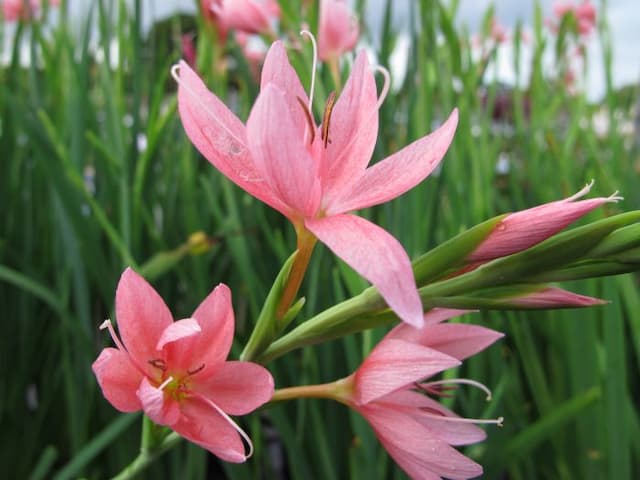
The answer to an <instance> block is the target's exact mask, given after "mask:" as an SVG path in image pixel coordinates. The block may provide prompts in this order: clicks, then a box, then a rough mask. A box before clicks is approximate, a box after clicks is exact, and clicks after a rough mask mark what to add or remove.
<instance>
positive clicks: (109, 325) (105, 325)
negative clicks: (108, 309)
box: [99, 318, 128, 353]
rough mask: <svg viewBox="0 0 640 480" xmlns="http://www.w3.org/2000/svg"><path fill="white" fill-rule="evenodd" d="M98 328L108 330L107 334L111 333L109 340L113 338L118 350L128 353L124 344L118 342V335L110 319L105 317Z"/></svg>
mask: <svg viewBox="0 0 640 480" xmlns="http://www.w3.org/2000/svg"><path fill="white" fill-rule="evenodd" d="M99 328H100V330H104V329H107V330H109V335H111V340H113V343H115V344H116V347H118V350H120V351H122V352H124V353H128V352H127V349H126V348H124V345H122V342H120V339H119V338H118V335H116V331H115V330H114V329H113V324H112V323H111V320H109V319H108V318H107V319H106V320H105V321H104V322H102V324H101V325H100V327H99Z"/></svg>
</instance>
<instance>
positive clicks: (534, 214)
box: [466, 185, 620, 262]
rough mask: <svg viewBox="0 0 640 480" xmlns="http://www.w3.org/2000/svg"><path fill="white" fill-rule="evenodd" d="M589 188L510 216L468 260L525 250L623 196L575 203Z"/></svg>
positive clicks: (497, 256)
mask: <svg viewBox="0 0 640 480" xmlns="http://www.w3.org/2000/svg"><path fill="white" fill-rule="evenodd" d="M590 188H591V185H587V186H586V187H585V188H583V189H582V190H580V191H579V192H578V193H577V194H575V195H573V196H571V197H569V198H565V199H564V200H558V201H555V202H550V203H545V204H543V205H538V206H537V207H533V208H529V209H527V210H521V211H519V212H515V213H511V214H509V215H507V216H506V217H505V218H504V219H503V220H502V221H501V222H500V223H499V224H498V225H497V226H496V227H495V228H494V229H493V230H492V231H491V233H490V234H489V235H488V236H487V238H485V239H484V240H483V241H482V243H480V245H479V246H478V247H477V248H476V249H475V250H474V251H473V252H472V253H471V254H470V255H469V256H468V257H467V258H466V260H467V261H469V262H477V261H488V260H492V259H494V258H499V257H504V256H506V255H511V254H513V253H517V252H519V251H522V250H526V249H527V248H530V247H532V246H534V245H536V244H538V243H540V242H542V241H543V240H546V239H547V238H549V237H551V236H552V235H555V234H556V233H558V232H559V231H560V230H563V229H564V228H565V227H566V226H568V225H569V224H571V223H573V222H575V221H576V220H578V219H579V218H580V217H582V216H584V215H586V214H587V213H589V212H590V211H592V210H593V209H595V208H598V207H599V206H600V205H602V204H604V203H608V202H615V201H617V200H619V199H620V197H616V196H612V197H609V198H604V197H600V198H590V199H588V200H580V201H575V200H576V199H577V198H579V197H581V196H582V195H585V194H586V193H588V192H589V189H590Z"/></svg>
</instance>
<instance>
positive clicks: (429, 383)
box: [422, 378, 491, 402]
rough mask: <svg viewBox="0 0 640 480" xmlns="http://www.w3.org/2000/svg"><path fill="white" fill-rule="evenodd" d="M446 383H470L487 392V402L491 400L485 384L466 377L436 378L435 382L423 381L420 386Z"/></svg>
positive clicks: (489, 391)
mask: <svg viewBox="0 0 640 480" xmlns="http://www.w3.org/2000/svg"><path fill="white" fill-rule="evenodd" d="M448 384H464V385H471V386H472V387H476V388H479V389H480V390H482V391H483V392H484V393H486V394H487V402H488V401H490V400H491V390H489V389H488V388H487V387H486V386H485V385H483V384H481V383H480V382H476V381H475V380H469V379H468V378H451V379H448V380H437V381H435V382H428V383H423V384H422V387H426V388H429V387H432V386H437V385H448Z"/></svg>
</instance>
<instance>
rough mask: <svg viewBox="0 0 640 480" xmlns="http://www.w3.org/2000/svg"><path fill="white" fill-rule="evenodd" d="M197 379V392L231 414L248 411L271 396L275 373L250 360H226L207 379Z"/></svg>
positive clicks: (241, 413)
mask: <svg viewBox="0 0 640 480" xmlns="http://www.w3.org/2000/svg"><path fill="white" fill-rule="evenodd" d="M200 382H202V380H199V379H198V386H197V387H194V388H197V390H198V392H199V393H200V394H201V395H203V396H204V397H207V398H210V399H211V400H212V401H214V402H215V403H216V405H218V406H219V407H220V408H221V409H222V410H224V411H225V412H227V413H229V414H231V415H245V414H247V413H249V412H252V411H253V410H255V409H256V408H258V407H260V406H261V405H263V404H265V403H267V402H268V401H269V400H271V397H272V396H273V377H272V376H271V374H270V373H269V371H268V370H267V369H266V368H264V367H262V366H260V365H258V364H256V363H251V362H225V363H224V364H222V365H220V367H218V369H217V370H216V371H215V372H214V374H213V375H212V376H211V377H209V378H207V379H206V380H205V381H204V383H200Z"/></svg>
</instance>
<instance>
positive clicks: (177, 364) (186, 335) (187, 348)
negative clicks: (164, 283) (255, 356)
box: [92, 268, 273, 462]
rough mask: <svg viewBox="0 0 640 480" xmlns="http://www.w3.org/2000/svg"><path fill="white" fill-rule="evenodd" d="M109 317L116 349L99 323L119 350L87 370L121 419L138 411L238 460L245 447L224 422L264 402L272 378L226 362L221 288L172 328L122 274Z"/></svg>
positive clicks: (134, 278)
mask: <svg viewBox="0 0 640 480" xmlns="http://www.w3.org/2000/svg"><path fill="white" fill-rule="evenodd" d="M116 315H117V320H118V329H119V331H120V335H121V337H122V343H120V341H119V340H118V338H117V336H116V335H115V332H114V331H113V327H112V326H111V324H110V322H109V321H107V322H105V324H104V326H105V327H106V328H109V330H110V332H111V335H112V336H113V339H114V341H115V343H116V345H117V347H118V348H105V349H103V350H102V352H101V353H100V356H99V357H98V358H97V360H96V361H95V362H94V363H93V367H92V368H93V372H94V373H95V375H96V377H97V379H98V383H99V384H100V387H101V388H102V393H103V394H104V396H105V397H106V399H107V400H108V401H109V402H110V403H111V404H112V405H113V406H114V407H115V408H116V409H118V410H120V411H121V412H134V411H137V410H143V411H144V413H145V414H146V415H147V416H148V417H149V418H151V420H153V421H154V422H155V423H157V424H160V425H166V426H168V427H170V428H171V429H173V430H174V431H175V432H177V433H178V434H180V435H181V436H183V437H184V438H186V439H187V440H190V441H192V442H194V443H196V444H198V445H200V446H201V447H203V448H205V449H207V450H209V451H210V452H211V453H213V454H215V455H217V456H218V457H220V458H221V459H223V460H226V461H229V462H243V461H245V460H246V459H247V458H248V456H249V455H250V454H251V448H252V447H251V442H250V440H249V438H248V437H247V435H246V434H245V433H244V432H243V431H242V430H241V429H240V427H239V426H237V425H236V424H235V423H234V422H233V420H231V418H230V417H229V415H244V414H247V413H249V412H251V411H253V410H255V409H256V408H258V407H259V406H260V405H262V404H264V403H265V402H267V401H269V400H270V399H271V397H272V395H273V378H272V377H271V374H270V373H269V372H268V371H267V370H266V369H265V368H263V367H262V366H260V365H257V364H255V363H250V362H237V361H227V360H226V358H227V355H228V354H229V350H230V348H231V342H232V341H233V329H234V318H233V309H232V306H231V293H230V291H229V289H228V287H227V286H226V285H223V284H220V285H218V286H217V287H216V288H215V289H214V290H213V291H212V292H211V293H210V294H209V296H208V297H207V298H205V300H204V301H203V302H202V303H201V304H200V306H199V307H198V308H197V309H196V311H195V312H194V313H193V315H192V316H191V318H187V319H184V320H178V321H175V322H174V321H173V318H172V315H171V312H170V311H169V309H168V308H167V306H166V305H165V303H164V302H163V300H162V298H160V296H159V295H158V294H157V292H156V291H155V290H154V289H153V287H151V285H149V284H148V283H147V282H146V281H145V280H144V279H143V278H142V277H140V276H139V275H138V274H137V273H135V272H134V271H133V270H131V269H129V268H128V269H127V270H125V272H124V273H123V274H122V277H121V278H120V282H119V283H118V288H117V291H116ZM241 437H242V438H244V439H245V441H247V442H248V444H249V446H250V449H249V454H245V447H244V445H243V443H242V439H241Z"/></svg>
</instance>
